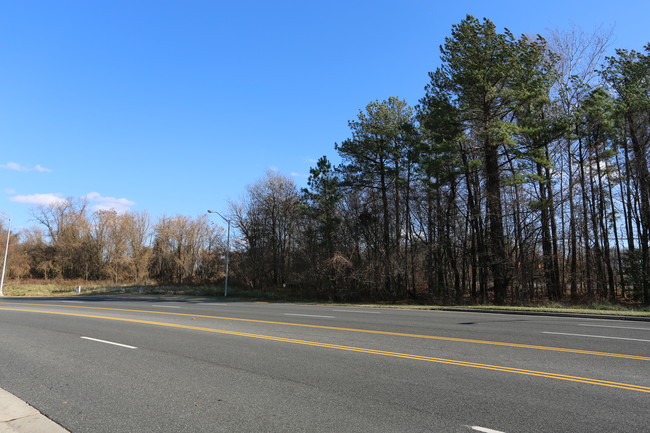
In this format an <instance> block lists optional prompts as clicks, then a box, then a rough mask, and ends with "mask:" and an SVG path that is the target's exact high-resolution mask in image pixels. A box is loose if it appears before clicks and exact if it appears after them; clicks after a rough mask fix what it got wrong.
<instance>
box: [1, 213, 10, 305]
mask: <svg viewBox="0 0 650 433" xmlns="http://www.w3.org/2000/svg"><path fill="white" fill-rule="evenodd" d="M0 216H1V217H3V218H6V219H8V220H9V230H7V245H6V246H5V259H4V261H3V262H2V278H1V279H0V296H4V293H3V292H2V288H3V287H4V285H5V268H6V267H7V252H8V251H9V238H10V237H11V218H9V217H8V216H7V215H5V214H3V213H0Z"/></svg>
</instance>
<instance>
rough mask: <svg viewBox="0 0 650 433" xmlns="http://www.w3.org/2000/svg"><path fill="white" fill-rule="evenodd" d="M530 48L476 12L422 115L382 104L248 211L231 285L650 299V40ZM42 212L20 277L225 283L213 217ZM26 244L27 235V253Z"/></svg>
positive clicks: (436, 296)
mask: <svg viewBox="0 0 650 433" xmlns="http://www.w3.org/2000/svg"><path fill="white" fill-rule="evenodd" d="M607 44H608V35H607V34H602V33H601V34H599V33H595V34H594V35H591V36H589V37H587V36H585V35H584V34H582V33H580V32H576V31H574V32H568V33H560V32H554V33H552V34H551V35H550V37H549V38H548V39H544V38H542V37H541V36H535V37H531V36H526V35H523V36H520V37H515V36H514V35H513V34H512V33H511V32H510V31H509V30H507V29H506V30H504V31H503V32H499V31H498V30H497V28H496V26H495V25H494V23H492V22H491V21H490V20H487V19H483V20H478V19H476V18H474V17H471V16H467V17H466V18H465V19H464V20H463V21H461V22H460V23H459V24H457V25H454V26H453V27H452V30H451V34H450V36H448V37H447V38H446V39H445V43H444V44H443V45H442V46H441V49H440V51H441V57H440V67H438V68H437V69H436V70H435V71H433V72H431V73H429V78H430V81H429V84H428V85H427V86H426V88H425V92H424V95H423V96H422V98H421V99H420V100H419V101H418V104H417V105H415V106H410V105H409V104H408V103H407V102H406V101H405V100H403V99H400V98H399V97H390V98H388V99H387V100H383V101H374V102H371V103H369V104H368V105H367V106H366V107H365V108H364V109H362V110H360V111H359V113H358V116H357V118H356V119H354V120H351V121H350V122H349V128H350V136H349V138H347V139H346V140H344V141H342V142H341V143H338V144H336V145H335V150H336V152H337V153H338V155H339V157H340V160H341V163H340V164H339V165H336V166H335V165H334V164H332V162H331V161H330V160H329V159H328V158H327V157H326V156H323V157H322V158H320V159H319V160H318V162H317V163H316V166H315V167H313V168H311V169H310V176H309V179H308V182H307V187H305V188H302V189H299V188H298V187H297V186H296V184H295V183H294V182H293V180H292V179H290V178H288V177H286V176H283V175H281V174H279V173H277V172H272V171H270V172H268V173H266V175H265V176H264V177H263V178H262V179H260V180H259V181H257V182H256V183H254V184H253V185H251V186H249V187H248V189H247V192H246V194H245V197H244V198H243V199H241V200H240V201H238V202H233V203H231V204H230V212H229V215H228V217H229V218H230V219H231V220H232V223H233V225H234V227H236V228H237V230H238V232H239V236H238V237H237V239H236V242H235V245H234V246H233V254H232V255H231V260H232V265H231V270H232V271H231V273H232V274H231V279H232V281H233V282H236V284H239V285H245V286H249V287H254V288H257V289H260V290H266V291H274V290H291V291H293V292H296V293H301V294H303V295H305V296H309V297H320V298H329V299H336V300H355V299H357V300H358V299H379V300H402V299H421V300H437V301H442V302H494V303H497V304H502V303H506V302H511V303H526V302H530V301H536V300H557V301H559V300H568V299H571V300H573V301H576V302H578V301H596V300H608V301H610V302H617V301H620V300H634V301H641V302H643V303H645V304H648V303H650V264H649V259H650V257H648V256H649V247H650V243H649V242H650V238H649V237H650V173H649V166H648V153H649V148H650V44H649V45H646V46H645V47H644V50H643V51H641V52H639V51H633V50H632V51H631V50H623V49H620V50H616V53H615V55H613V56H611V57H604V55H603V53H604V52H605V50H606V48H607ZM87 214H88V212H87V210H86V209H85V205H84V204H83V203H73V201H68V202H66V203H65V204H62V205H56V206H52V207H48V208H39V209H37V210H35V212H34V216H35V219H36V220H37V221H38V222H39V223H40V226H41V227H42V228H44V230H40V231H39V230H36V229H34V230H31V231H27V232H25V233H22V234H21V236H20V241H19V244H18V247H17V248H18V250H19V252H18V253H14V252H12V255H11V257H12V259H11V260H10V262H9V267H8V269H9V270H10V272H11V273H12V274H11V275H12V276H13V277H14V278H22V277H27V276H29V277H32V278H44V279H47V278H54V277H63V278H87V279H100V278H110V279H113V280H114V281H138V280H142V279H153V280H156V281H159V282H166V283H187V282H191V283H197V282H214V281H217V280H219V279H220V278H222V276H223V269H224V263H223V260H224V251H225V245H224V239H223V232H222V231H221V230H219V229H218V228H217V227H215V226H213V225H210V224H209V222H208V221H207V219H206V217H205V216H202V217H198V218H196V219H192V218H187V217H182V216H177V217H173V218H167V217H164V218H162V219H160V220H159V221H158V222H157V223H156V224H155V225H153V226H152V225H151V223H150V221H149V218H148V217H147V215H146V214H132V213H127V214H123V215H118V214H116V213H115V212H107V211H102V212H95V213H93V214H92V215H91V216H88V215H87ZM14 243H15V242H14Z"/></svg>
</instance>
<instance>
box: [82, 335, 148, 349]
mask: <svg viewBox="0 0 650 433" xmlns="http://www.w3.org/2000/svg"><path fill="white" fill-rule="evenodd" d="M81 338H83V339H84V340H90V341H97V342H99V343H106V344H112V345H113V346H120V347H126V348H127V349H137V347H135V346H129V345H128V344H122V343H116V342H114V341H107V340H100V339H99V338H91V337H81Z"/></svg>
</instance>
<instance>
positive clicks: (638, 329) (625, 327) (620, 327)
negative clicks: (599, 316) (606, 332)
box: [578, 323, 650, 331]
mask: <svg viewBox="0 0 650 433" xmlns="http://www.w3.org/2000/svg"><path fill="white" fill-rule="evenodd" d="M578 326H591V327H594V328H616V329H633V330H636V331H650V328H630V327H628V326H610V325H588V324H586V323H579V324H578Z"/></svg>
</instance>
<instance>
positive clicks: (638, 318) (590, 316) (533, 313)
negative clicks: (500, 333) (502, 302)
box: [440, 308, 650, 322]
mask: <svg viewBox="0 0 650 433" xmlns="http://www.w3.org/2000/svg"><path fill="white" fill-rule="evenodd" d="M440 311H462V312H465V313H489V314H516V315H522V316H551V317H575V318H582V319H608V320H631V321H637V322H650V317H648V316H615V315H610V314H581V313H557V312H553V311H548V312H546V311H514V310H487V309H482V308H441V309H440Z"/></svg>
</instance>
